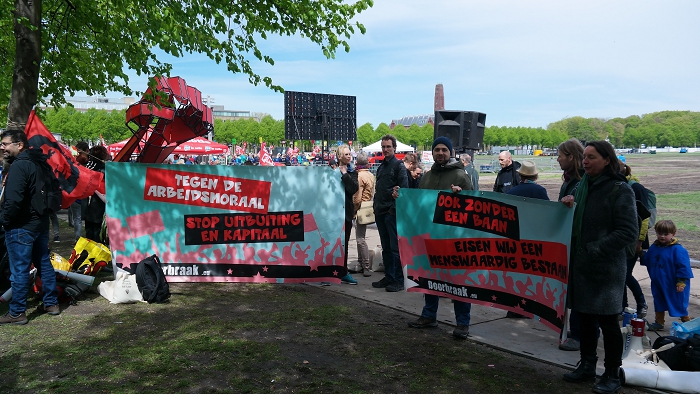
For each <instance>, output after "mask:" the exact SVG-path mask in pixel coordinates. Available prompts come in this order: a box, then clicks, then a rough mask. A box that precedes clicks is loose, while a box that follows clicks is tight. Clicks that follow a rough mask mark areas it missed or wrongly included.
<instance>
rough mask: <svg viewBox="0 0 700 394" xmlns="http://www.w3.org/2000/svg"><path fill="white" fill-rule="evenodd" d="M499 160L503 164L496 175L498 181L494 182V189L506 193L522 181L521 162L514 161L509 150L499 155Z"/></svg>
mask: <svg viewBox="0 0 700 394" xmlns="http://www.w3.org/2000/svg"><path fill="white" fill-rule="evenodd" d="M498 162H499V164H500V165H501V170H500V171H499V172H498V175H497V176H496V182H494V183H493V191H495V192H496V193H505V192H507V191H508V190H510V189H512V188H514V187H515V186H518V184H519V183H520V175H519V174H518V168H520V163H518V162H517V161H513V158H512V156H511V155H510V152H508V151H507V150H504V151H503V152H501V153H500V154H499V155H498Z"/></svg>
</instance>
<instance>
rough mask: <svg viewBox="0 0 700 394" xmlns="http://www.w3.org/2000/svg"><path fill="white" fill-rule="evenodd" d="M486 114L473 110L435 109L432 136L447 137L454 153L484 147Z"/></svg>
mask: <svg viewBox="0 0 700 394" xmlns="http://www.w3.org/2000/svg"><path fill="white" fill-rule="evenodd" d="M485 125H486V114H484V113H481V112H474V111H435V132H434V133H433V134H434V135H433V137H434V138H438V137H447V138H449V139H450V141H451V142H452V147H453V148H454V150H455V153H463V152H466V151H473V150H481V149H483V147H484V128H485V127H486V126H485Z"/></svg>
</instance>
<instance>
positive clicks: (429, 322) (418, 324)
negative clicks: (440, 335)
mask: <svg viewBox="0 0 700 394" xmlns="http://www.w3.org/2000/svg"><path fill="white" fill-rule="evenodd" d="M408 326H409V327H412V328H429V327H437V321H435V320H434V319H428V318H427V317H423V316H421V317H419V318H418V320H416V321H414V322H410V323H408Z"/></svg>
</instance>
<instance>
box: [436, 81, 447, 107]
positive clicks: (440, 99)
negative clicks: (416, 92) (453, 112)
mask: <svg viewBox="0 0 700 394" xmlns="http://www.w3.org/2000/svg"><path fill="white" fill-rule="evenodd" d="M434 105H435V111H442V110H444V109H445V90H444V89H443V87H442V84H441V83H439V84H437V85H435V103H434Z"/></svg>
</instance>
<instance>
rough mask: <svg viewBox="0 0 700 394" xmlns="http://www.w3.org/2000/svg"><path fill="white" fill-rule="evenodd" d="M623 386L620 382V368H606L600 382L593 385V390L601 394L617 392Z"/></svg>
mask: <svg viewBox="0 0 700 394" xmlns="http://www.w3.org/2000/svg"><path fill="white" fill-rule="evenodd" d="M620 388H622V385H621V384H620V368H613V369H607V368H606V369H605V373H604V374H603V376H601V377H600V380H599V381H598V383H596V384H595V386H593V392H594V393H599V394H611V393H617V392H618V391H620Z"/></svg>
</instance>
